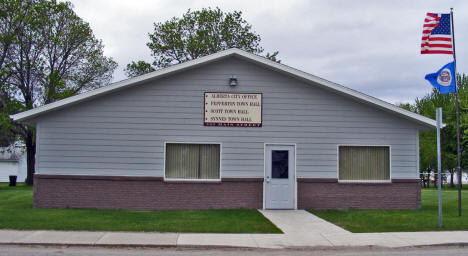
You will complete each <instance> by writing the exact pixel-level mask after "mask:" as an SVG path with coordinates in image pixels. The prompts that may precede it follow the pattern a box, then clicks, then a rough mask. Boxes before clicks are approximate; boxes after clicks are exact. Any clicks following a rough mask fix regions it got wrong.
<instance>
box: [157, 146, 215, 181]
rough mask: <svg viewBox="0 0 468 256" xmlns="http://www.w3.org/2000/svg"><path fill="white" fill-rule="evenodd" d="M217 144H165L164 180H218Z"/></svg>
mask: <svg viewBox="0 0 468 256" xmlns="http://www.w3.org/2000/svg"><path fill="white" fill-rule="evenodd" d="M219 165H220V145H219V144H182V143H167V144H166V170H165V171H166V178H168V179H219V178H220V175H219V168H220V167H219Z"/></svg>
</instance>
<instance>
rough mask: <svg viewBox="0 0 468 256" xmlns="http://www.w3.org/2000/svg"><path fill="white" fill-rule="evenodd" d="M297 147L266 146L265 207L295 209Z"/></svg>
mask: <svg viewBox="0 0 468 256" xmlns="http://www.w3.org/2000/svg"><path fill="white" fill-rule="evenodd" d="M295 154H296V152H295V149H294V146H291V145H266V147H265V158H266V159H265V208H266V209H294V208H295V207H294V206H295V184H296V177H295V173H296V172H295V169H294V168H295V165H296V164H295V162H294V161H295V158H296V157H295Z"/></svg>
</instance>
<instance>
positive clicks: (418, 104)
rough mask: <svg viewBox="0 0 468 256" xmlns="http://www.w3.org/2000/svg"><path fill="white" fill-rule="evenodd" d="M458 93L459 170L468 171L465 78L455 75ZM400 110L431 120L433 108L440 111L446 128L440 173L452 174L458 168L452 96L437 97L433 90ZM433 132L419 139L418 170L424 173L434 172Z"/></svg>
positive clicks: (435, 157) (437, 94) (434, 143)
mask: <svg viewBox="0 0 468 256" xmlns="http://www.w3.org/2000/svg"><path fill="white" fill-rule="evenodd" d="M457 90H458V100H459V106H460V108H459V109H460V130H461V132H460V133H461V134H460V142H461V151H462V152H461V153H462V157H461V159H462V168H464V169H466V168H468V77H467V76H465V75H464V74H463V75H460V74H458V75H457ZM400 107H403V108H405V109H408V110H410V111H413V112H416V113H418V114H421V115H423V116H426V117H429V118H432V119H434V118H435V115H436V108H439V107H441V108H442V119H443V123H444V124H445V125H446V126H445V127H444V128H443V129H441V152H442V169H443V170H444V171H448V172H451V173H453V172H455V171H456V167H457V133H456V108H455V94H440V93H439V92H438V91H437V90H436V89H433V90H432V92H431V93H429V94H428V95H426V96H424V97H423V98H420V99H416V101H415V102H414V103H413V104H401V105H400ZM436 145H437V137H436V131H434V130H431V131H421V132H420V136H419V152H420V169H421V171H423V172H427V171H435V170H437V148H436Z"/></svg>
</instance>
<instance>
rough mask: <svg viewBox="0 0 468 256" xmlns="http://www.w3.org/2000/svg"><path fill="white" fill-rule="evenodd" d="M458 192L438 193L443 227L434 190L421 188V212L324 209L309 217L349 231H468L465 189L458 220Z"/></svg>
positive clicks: (467, 206)
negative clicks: (440, 201)
mask: <svg viewBox="0 0 468 256" xmlns="http://www.w3.org/2000/svg"><path fill="white" fill-rule="evenodd" d="M457 196H458V192H457V190H456V189H452V188H445V189H443V193H442V202H443V206H442V209H443V213H442V215H443V224H444V227H443V228H442V229H440V228H438V226H437V224H438V206H437V200H438V199H437V198H438V194H437V189H434V188H426V189H422V192H421V200H422V209H421V210H419V211H418V210H347V211H338V210H326V211H314V210H311V211H310V212H312V213H313V214H316V215H317V216H319V217H321V218H324V219H326V220H328V221H330V222H333V223H335V224H337V225H339V226H341V227H343V228H345V229H347V230H349V231H351V232H357V233H361V232H392V231H429V230H468V190H467V187H464V188H463V190H462V217H458V201H457V198H458V197H457Z"/></svg>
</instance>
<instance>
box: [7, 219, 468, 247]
mask: <svg viewBox="0 0 468 256" xmlns="http://www.w3.org/2000/svg"><path fill="white" fill-rule="evenodd" d="M260 212H261V213H262V214H263V215H265V216H266V217H267V218H268V219H270V220H271V221H272V222H273V223H274V224H275V225H276V226H277V227H279V228H280V229H281V230H282V231H283V232H284V234H212V233H201V234H195V233H152V232H85V231H42V230H41V231H17V230H0V244H16V245H90V246H95V245H100V246H152V247H163V246H171V247H175V246H183V247H197V246H202V247H250V248H295V247H296V248H297V247H321V248H333V247H343V246H379V247H390V248H396V247H407V246H425V245H446V244H468V231H439V232H394V233H359V234H353V233H350V232H349V231H346V230H344V229H342V228H340V227H338V226H336V225H334V224H332V223H329V222H327V221H325V220H323V219H320V218H318V217H316V216H315V215H312V214H310V213H308V212H306V211H302V210H297V211H292V210H288V211H260Z"/></svg>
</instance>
